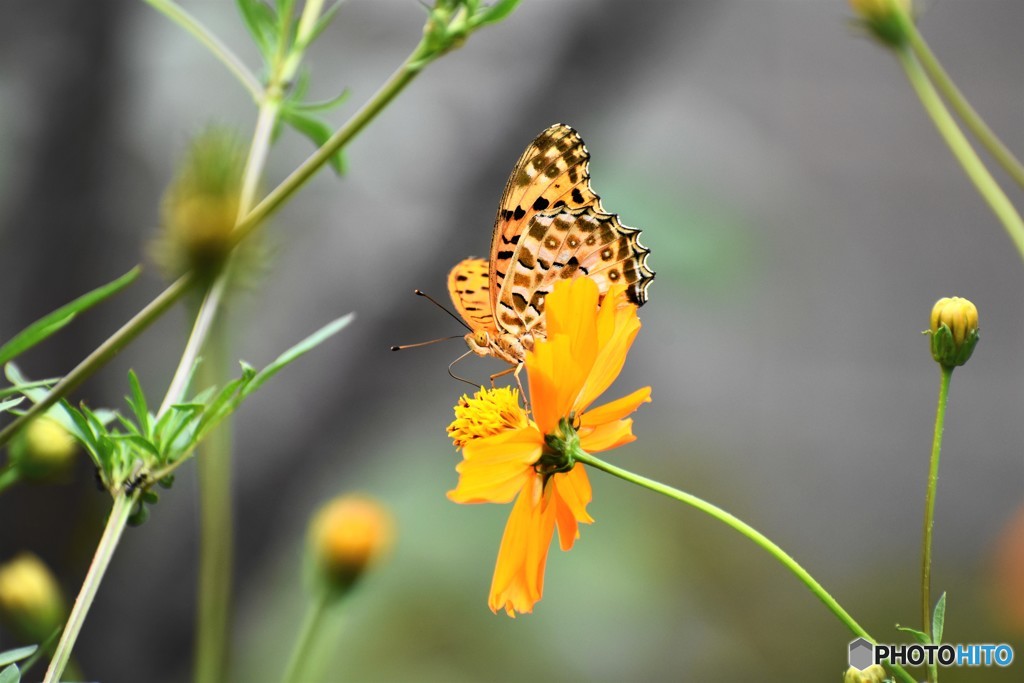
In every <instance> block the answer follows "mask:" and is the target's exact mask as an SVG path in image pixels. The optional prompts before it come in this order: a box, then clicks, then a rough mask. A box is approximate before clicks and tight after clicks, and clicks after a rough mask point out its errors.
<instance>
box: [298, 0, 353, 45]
mask: <svg viewBox="0 0 1024 683" xmlns="http://www.w3.org/2000/svg"><path fill="white" fill-rule="evenodd" d="M344 1H345V0H337V1H336V2H335V3H334V4H333V5H331V6H330V7H328V8H327V11H326V12H324V13H323V14H322V15H320V18H319V19H317V20H316V24H315V25H314V26H313V30H312V31H311V32H310V34H309V40H308V42H307V43H306V45H307V46H308V45H311V44H312V43H313V41H314V40H316V39H317V38H319V37H320V34H321V33H323V31H324V29H325V28H327V27H328V26H329V25H330V23H331V22H332V21H334V15H335V14H337V13H338V10H339V9H340V8H341V3H343V2H344Z"/></svg>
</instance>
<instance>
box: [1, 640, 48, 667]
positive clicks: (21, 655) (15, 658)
mask: <svg viewBox="0 0 1024 683" xmlns="http://www.w3.org/2000/svg"><path fill="white" fill-rule="evenodd" d="M38 649H39V646H38V645H26V646H25V647H19V648H17V649H15V650H7V651H6V652H0V666H7V665H8V664H14V663H15V662H20V661H21V660H23V659H25V658H26V657H29V656H31V655H32V653H33V652H35V651H36V650H38Z"/></svg>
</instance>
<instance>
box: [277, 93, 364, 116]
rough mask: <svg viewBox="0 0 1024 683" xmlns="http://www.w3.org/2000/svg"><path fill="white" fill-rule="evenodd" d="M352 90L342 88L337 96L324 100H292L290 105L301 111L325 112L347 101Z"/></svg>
mask: <svg viewBox="0 0 1024 683" xmlns="http://www.w3.org/2000/svg"><path fill="white" fill-rule="evenodd" d="M350 93H351V91H350V90H349V89H348V88H345V89H344V90H342V91H341V92H340V93H339V94H338V96H337V97H332V98H331V99H329V100H323V101H322V102H294V101H293V102H290V103H289V106H290V107H291V108H292V109H295V110H297V111H300V112H307V111H309V112H323V111H331V110H332V109H337V108H338V107H340V106H341V105H343V104H344V103H345V100H347V99H348V96H349V94H350Z"/></svg>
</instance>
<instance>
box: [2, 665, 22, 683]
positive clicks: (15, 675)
mask: <svg viewBox="0 0 1024 683" xmlns="http://www.w3.org/2000/svg"><path fill="white" fill-rule="evenodd" d="M20 680H21V671H19V670H18V665H17V664H11V665H10V666H9V667H7V668H6V669H4V670H3V671H0V683H18V681H20Z"/></svg>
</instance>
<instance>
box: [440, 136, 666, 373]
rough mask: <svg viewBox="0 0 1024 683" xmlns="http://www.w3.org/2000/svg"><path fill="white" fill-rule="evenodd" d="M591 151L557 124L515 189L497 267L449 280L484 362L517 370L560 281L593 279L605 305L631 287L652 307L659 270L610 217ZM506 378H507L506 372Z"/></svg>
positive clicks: (502, 225)
mask: <svg viewBox="0 0 1024 683" xmlns="http://www.w3.org/2000/svg"><path fill="white" fill-rule="evenodd" d="M589 164H590V152H588V151H587V148H586V146H585V145H584V144H583V140H582V139H581V138H580V135H579V133H577V132H576V131H575V130H573V129H572V128H571V127H569V126H566V125H564V124H560V123H559V124H555V125H553V126H551V127H550V128H548V129H547V130H545V131H544V132H543V133H541V134H540V135H538V136H537V137H536V139H534V141H533V142H531V143H530V145H529V146H528V147H527V148H526V151H525V152H523V155H522V156H521V157H520V158H519V161H518V162H517V163H516V165H515V167H514V168H513V169H512V175H510V176H509V179H508V182H507V183H506V184H505V192H504V193H503V194H502V196H501V203H500V204H499V205H498V215H497V217H496V218H495V219H494V232H493V233H492V234H491V253H490V259H489V260H486V261H485V260H484V259H480V258H468V259H465V260H463V261H460V262H459V263H458V264H456V265H455V267H454V268H452V270H451V272H450V273H449V274H448V293H449V294H450V295H451V298H452V303H454V305H455V309H456V310H457V311H458V313H459V315H461V316H462V318H463V320H465V322H466V325H467V326H468V327H469V329H470V332H469V334H467V335H466V337H465V338H466V343H467V344H468V345H469V348H470V351H472V352H473V353H475V354H477V355H479V356H494V357H496V358H500V359H501V360H504V361H506V362H507V363H510V364H512V365H513V366H516V367H517V368H518V367H519V366H520V365H521V364H522V363H523V361H524V359H525V358H526V352H527V351H528V350H530V349H532V348H533V344H534V342H535V341H537V340H538V339H544V337H545V324H544V298H545V297H546V296H547V295H548V294H549V293H550V292H551V290H552V288H553V287H554V285H555V282H557V281H558V280H560V279H569V278H576V277H589V278H591V279H593V280H594V281H595V282H596V283H597V286H598V290H599V291H600V293H601V294H602V296H603V295H604V294H605V293H606V292H607V291H608V289H609V287H611V286H612V285H615V284H624V285H626V295H627V297H628V299H629V300H630V301H631V302H632V303H634V304H636V305H637V306H640V305H643V304H644V302H646V301H647V289H648V288H649V287H650V285H651V281H652V280H653V279H654V271H653V270H651V269H650V268H648V267H647V256H648V254H649V253H650V250H648V249H646V248H645V247H644V246H643V245H642V244H640V240H639V235H640V231H639V230H637V229H636V228H630V227H627V226H625V225H623V224H622V223H621V222H619V217H618V216H617V215H615V214H612V213H607V212H606V211H605V210H604V208H603V207H602V206H601V199H600V198H599V197H598V196H597V194H595V193H594V190H593V189H592V188H591V187H590V171H589ZM499 374H504V373H499Z"/></svg>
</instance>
